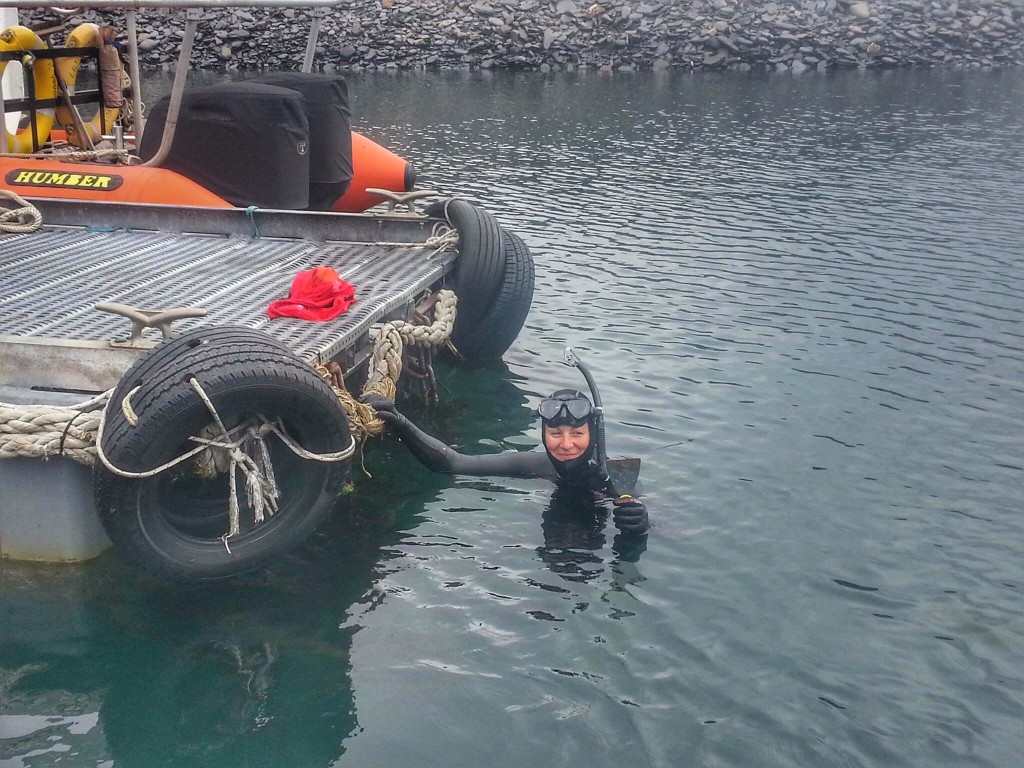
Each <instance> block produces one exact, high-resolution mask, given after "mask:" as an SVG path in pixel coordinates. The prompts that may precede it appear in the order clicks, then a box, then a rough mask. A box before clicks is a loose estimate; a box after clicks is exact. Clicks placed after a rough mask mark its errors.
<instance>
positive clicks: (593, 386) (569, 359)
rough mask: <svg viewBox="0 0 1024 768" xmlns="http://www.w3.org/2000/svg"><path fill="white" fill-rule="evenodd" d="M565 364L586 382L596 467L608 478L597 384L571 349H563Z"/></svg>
mask: <svg viewBox="0 0 1024 768" xmlns="http://www.w3.org/2000/svg"><path fill="white" fill-rule="evenodd" d="M565 362H566V365H571V366H573V367H574V368H579V370H580V373H582V374H583V378H584V379H586V380H587V386H588V387H590V397H591V398H592V399H593V401H594V414H595V419H594V431H595V432H596V433H597V437H596V440H597V443H596V447H597V467H598V469H599V470H600V471H601V474H602V476H604V477H608V456H607V454H606V453H605V450H604V406H603V405H602V404H601V393H600V392H598V391H597V383H596V382H595V381H594V377H593V376H592V375H591V373H590V369H589V368H587V366H586V364H585V363H584V362H583V361H582V360H580V358H579V355H577V354H576V352H575V350H573V348H572V347H566V348H565Z"/></svg>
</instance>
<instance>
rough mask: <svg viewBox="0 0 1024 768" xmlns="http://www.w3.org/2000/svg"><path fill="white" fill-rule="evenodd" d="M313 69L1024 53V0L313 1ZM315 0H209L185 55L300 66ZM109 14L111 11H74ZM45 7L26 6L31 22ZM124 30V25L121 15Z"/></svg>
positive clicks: (234, 65)
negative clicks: (259, 2)
mask: <svg viewBox="0 0 1024 768" xmlns="http://www.w3.org/2000/svg"><path fill="white" fill-rule="evenodd" d="M322 13H323V16H322V27H321V33H320V37H319V44H318V47H317V51H316V57H315V63H314V69H316V70H318V71H325V72H335V71H356V72H359V71H378V70H385V71H387V70H422V69H446V70H492V69H507V70H525V71H541V72H549V71H558V70H563V71H574V70H598V71H603V72H637V71H650V70H653V71H665V70H683V71H693V70H741V71H788V72H792V73H797V74H798V73H801V72H805V71H808V70H817V71H826V70H831V69H852V68H861V69H877V68H895V67H908V66H917V67H922V66H924V67H931V66H938V65H944V66H954V67H998V66H1008V65H1018V64H1021V63H1024V0H974V1H973V2H956V1H955V0H952V1H951V0H889V1H888V2H847V0H791V1H790V2H776V1H774V0H681V1H673V2H655V1H654V0H649V1H648V2H628V1H627V2H623V1H621V0H605V1H604V2H601V3H586V2H577V1H576V0H558V1H557V2H550V1H548V2H542V1H540V0H479V1H478V2H465V1H463V2H458V1H457V0H355V1H354V2H348V3H344V4H343V5H340V6H339V7H337V8H332V9H329V10H325V11H323V12H322ZM309 15H310V12H309V11H306V10H298V9H273V10H270V11H264V10H250V9H238V8H234V9H232V8H225V9H218V10H216V11H206V12H205V16H204V18H203V21H202V22H201V23H200V26H199V34H198V36H197V40H196V49H195V51H194V54H193V56H192V66H193V67H195V68H198V69H206V70H217V69H224V70H228V71H230V70H235V69H296V68H298V67H299V66H300V64H301V62H302V58H303V54H304V52H305V40H306V34H307V31H308V29H309V23H310V20H309ZM112 17H113V18H114V23H115V24H118V23H119V22H118V20H117V18H116V15H114V14H110V13H106V14H104V15H103V16H102V17H97V16H96V15H94V14H91V13H83V14H82V15H81V16H80V17H77V18H73V19H71V22H72V23H74V22H75V21H77V20H81V21H87V20H95V19H98V18H102V19H107V20H110V19H111V18H112ZM139 19H140V23H139V29H140V48H141V55H142V62H141V63H142V66H143V67H144V68H146V69H170V68H173V66H174V63H175V61H176V58H177V51H178V46H179V44H180V40H181V33H182V30H183V28H184V18H183V15H182V14H181V13H179V12H175V13H165V12H161V11H146V12H140V15H139ZM47 20H48V19H47V17H46V15H45V12H37V13H36V15H35V16H34V17H30V23H31V22H35V23H36V24H35V25H36V26H38V25H39V24H40V23H44V22H46V21H47ZM119 29H121V30H123V29H124V25H123V24H120V25H119Z"/></svg>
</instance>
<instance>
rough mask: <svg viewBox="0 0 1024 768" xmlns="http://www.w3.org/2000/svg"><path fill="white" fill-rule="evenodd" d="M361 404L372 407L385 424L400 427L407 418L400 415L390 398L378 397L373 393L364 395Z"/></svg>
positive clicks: (360, 400) (360, 399)
mask: <svg viewBox="0 0 1024 768" xmlns="http://www.w3.org/2000/svg"><path fill="white" fill-rule="evenodd" d="M359 402H361V403H366V404H367V405H369V406H371V407H372V408H373V409H374V410H375V411H376V412H377V415H378V416H379V417H380V419H381V421H383V422H384V423H385V424H390V425H391V426H399V425H400V424H401V423H402V421H404V419H405V417H404V416H402V414H400V413H399V412H398V410H397V409H396V408H395V404H394V403H393V402H392V401H391V400H389V399H388V398H386V397H384V395H378V394H374V393H372V392H371V393H370V394H368V395H363V396H362V397H361V398H359Z"/></svg>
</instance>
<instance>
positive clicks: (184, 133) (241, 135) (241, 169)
mask: <svg viewBox="0 0 1024 768" xmlns="http://www.w3.org/2000/svg"><path fill="white" fill-rule="evenodd" d="M168 104H169V97H167V98H164V99H162V100H161V101H160V102H159V103H157V104H156V106H154V107H153V109H152V110H151V112H150V114H149V119H148V120H147V121H146V130H145V133H144V134H143V137H142V146H141V147H140V148H139V154H140V156H141V157H142V158H143V160H147V159H149V158H151V157H153V155H155V154H156V152H157V149H158V148H159V146H160V139H161V136H162V135H163V127H164V123H165V122H166V119H167V108H168ZM162 165H163V167H164V168H168V169H170V170H172V171H176V172H178V173H180V174H181V175H183V176H187V177H188V178H190V179H192V180H193V181H196V182H198V183H199V184H202V185H203V186H204V187H206V188H207V189H209V190H210V191H211V192H214V193H215V194H217V195H220V196H221V197H223V198H224V199H225V200H227V201H228V202H230V203H232V204H233V205H237V206H240V207H247V206H250V205H256V206H259V207H261V208H283V209H290V210H296V209H305V208H306V207H307V206H308V205H309V174H310V136H309V120H308V119H307V117H306V103H305V99H304V98H303V96H302V94H301V93H299V92H298V91H296V90H293V89H290V88H279V87H277V86H274V85H267V84H264V83H254V82H238V83H218V84H216V85H210V86H205V87H202V88H192V89H189V90H188V91H186V92H185V95H184V98H183V99H182V104H181V113H180V114H179V116H178V125H177V128H176V130H175V133H174V143H173V144H172V145H171V151H170V154H169V155H168V157H167V159H166V160H165V161H164V163H163V164H162Z"/></svg>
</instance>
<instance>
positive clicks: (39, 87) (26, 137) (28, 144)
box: [0, 26, 57, 154]
mask: <svg viewBox="0 0 1024 768" xmlns="http://www.w3.org/2000/svg"><path fill="white" fill-rule="evenodd" d="M44 48H46V43H44V42H43V41H42V40H40V39H39V35H37V34H36V33H35V32H33V31H32V30H31V29H29V28H28V27H22V26H16V27H11V28H9V29H5V30H4V31H3V32H0V51H25V52H26V53H28V52H29V51H39V50H42V49H44ZM5 69H7V62H6V61H0V76H2V75H3V73H4V70H5ZM32 81H33V83H34V84H35V98H37V99H53V98H55V97H56V96H57V78H56V76H55V75H54V68H53V61H52V60H51V59H36V60H35V62H34V63H33V65H32ZM53 112H54V110H53V107H47V108H46V109H37V110H35V128H36V130H35V134H36V139H37V140H38V141H39V143H40V144H42V143H43V142H45V141H46V140H47V139H48V138H50V129H51V128H53ZM3 131H4V136H5V137H6V138H7V151H8V152H17V153H19V154H28V153H30V152H33V151H35V147H33V145H32V129H31V128H27V129H22V130H20V131H18V132H17V133H14V134H11V133H8V132H7V126H6V125H4V126H3Z"/></svg>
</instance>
